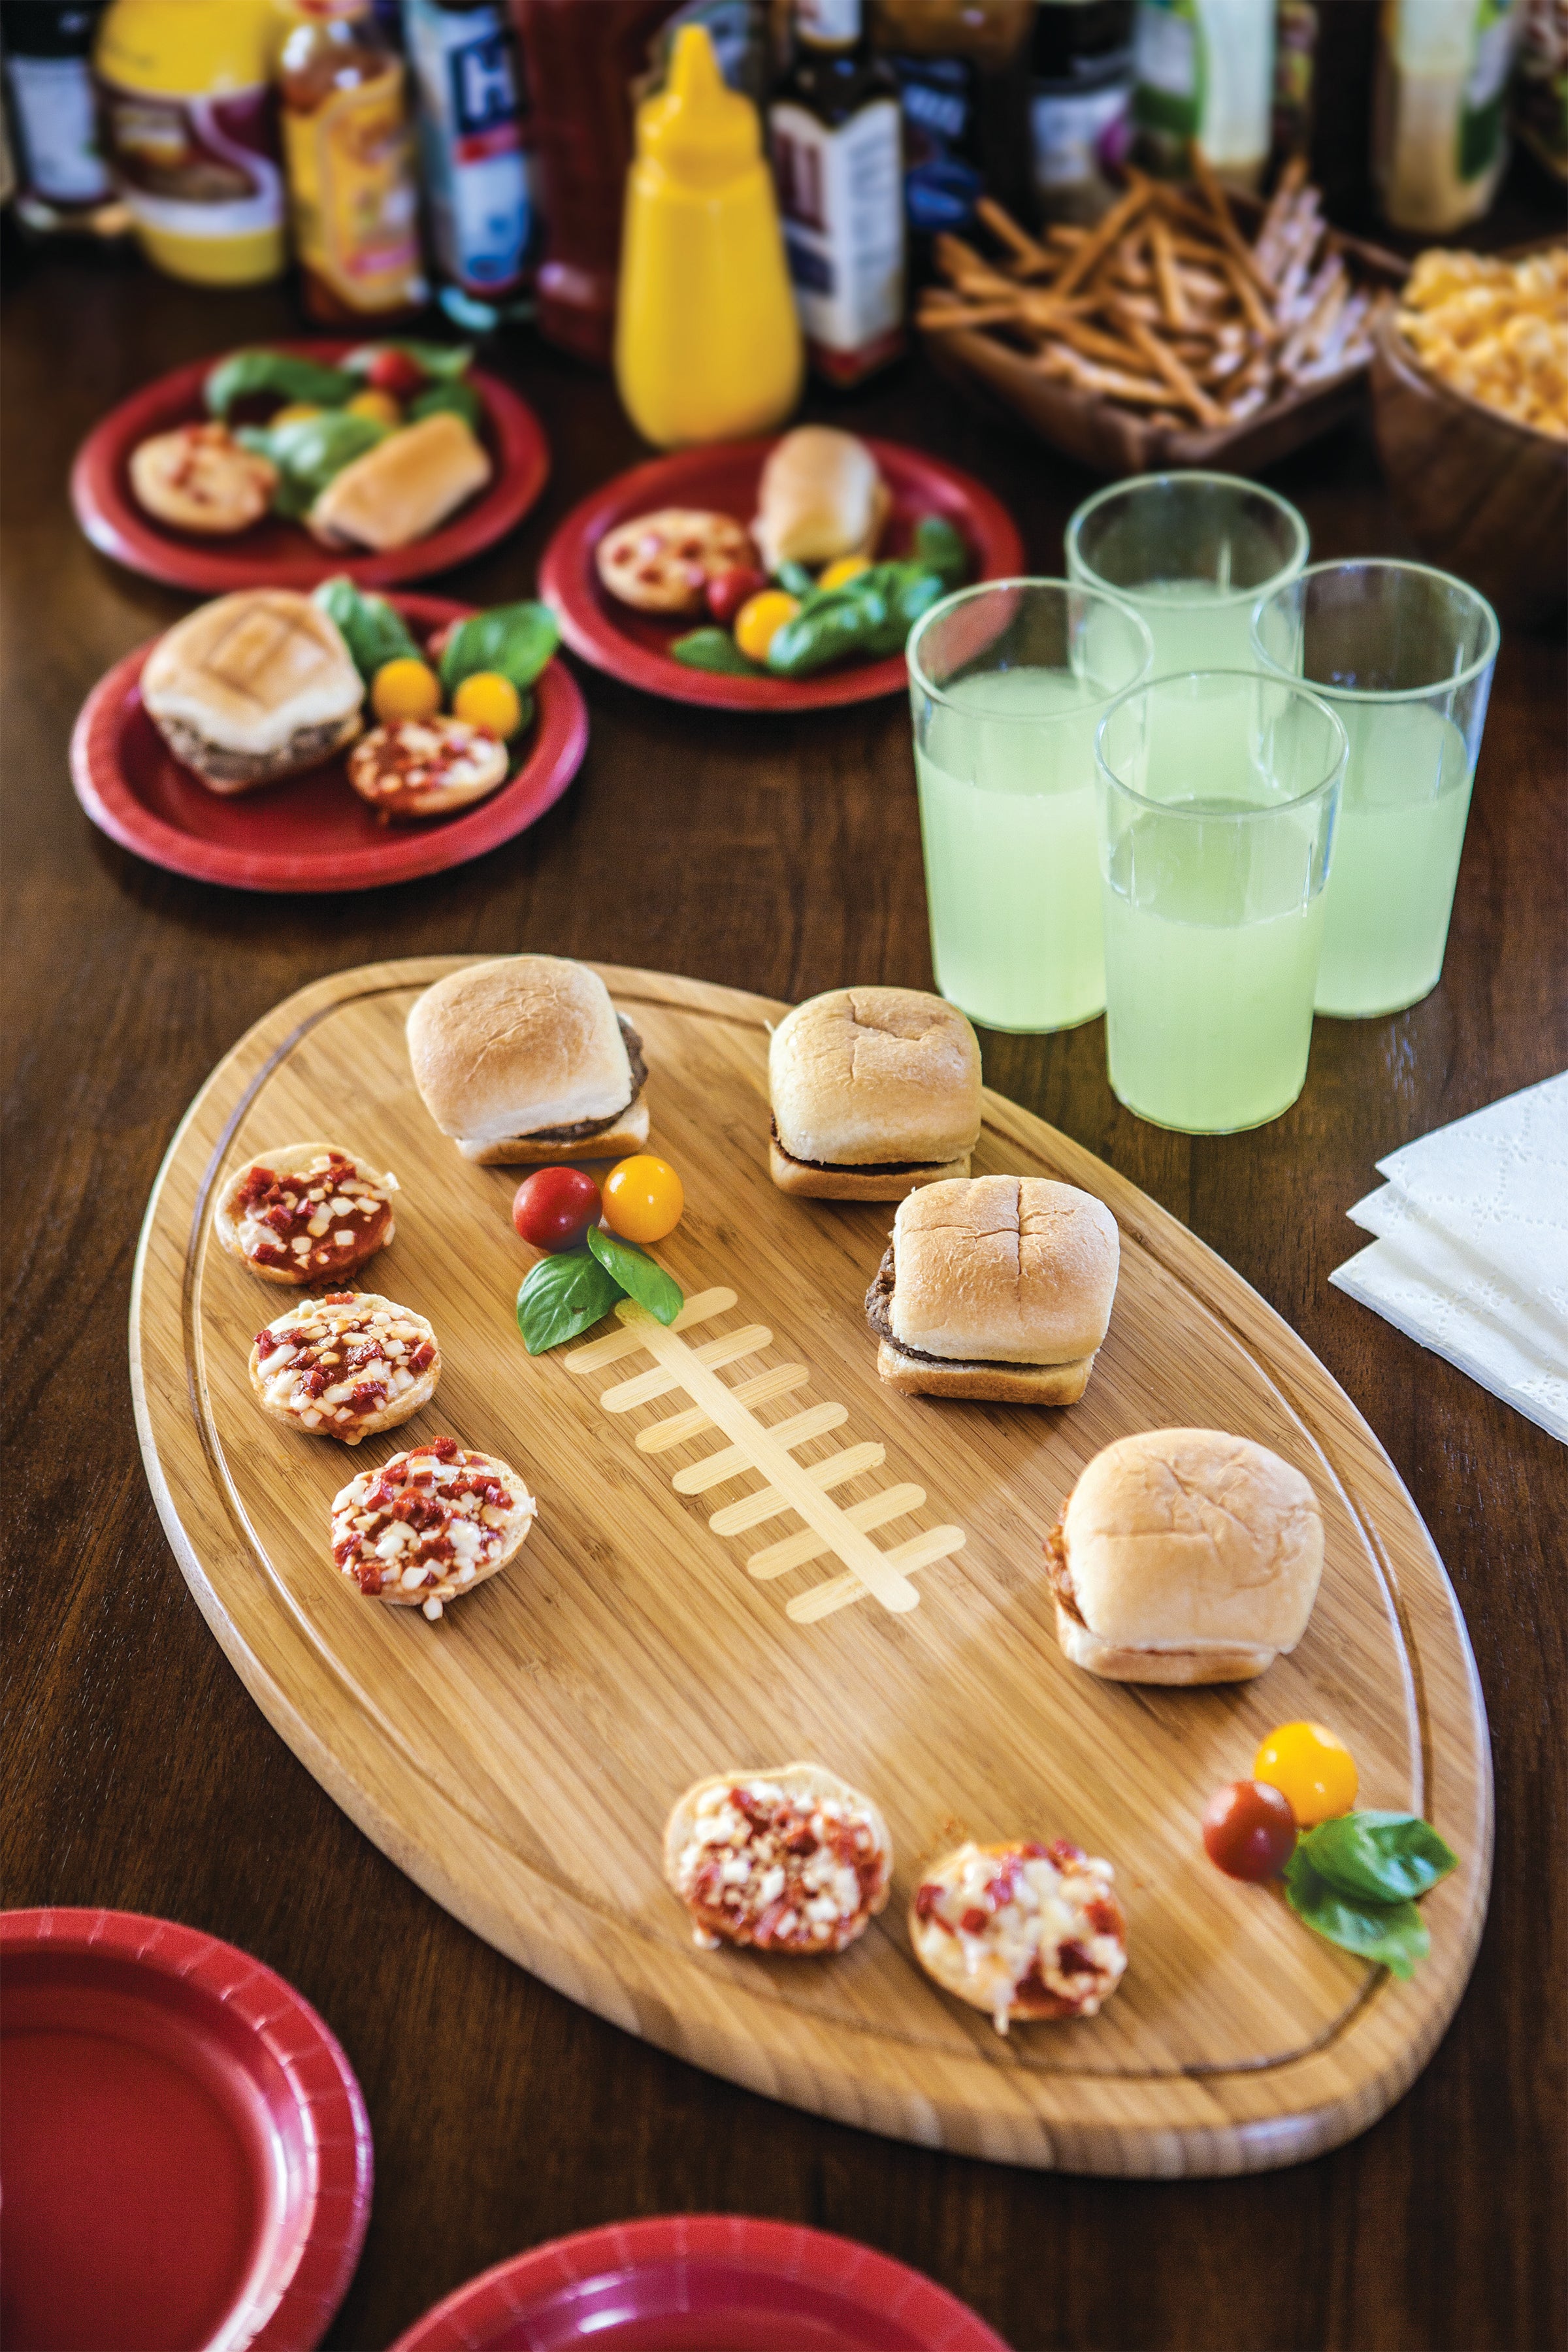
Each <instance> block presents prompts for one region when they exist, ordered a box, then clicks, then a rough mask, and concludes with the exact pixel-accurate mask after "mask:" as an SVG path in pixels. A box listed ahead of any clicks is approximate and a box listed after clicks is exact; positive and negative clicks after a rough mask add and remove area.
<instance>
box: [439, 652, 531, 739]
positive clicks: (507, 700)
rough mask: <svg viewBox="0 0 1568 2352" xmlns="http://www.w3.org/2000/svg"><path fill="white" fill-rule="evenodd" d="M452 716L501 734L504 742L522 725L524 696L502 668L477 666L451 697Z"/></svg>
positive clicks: (487, 730)
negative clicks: (504, 675) (505, 675)
mask: <svg viewBox="0 0 1568 2352" xmlns="http://www.w3.org/2000/svg"><path fill="white" fill-rule="evenodd" d="M452 716H453V718H454V719H467V720H468V725H469V726H470V727H482V728H483V729H484V730H485V731H486V733H487V734H489V735H499V736H500V740H501V741H502V742H503V743H504V742H505V741H506V740H507V738H508V736H509V735H515V734H516V733H517V730H518V729H519V728H520V727H521V725H522V697H521V695H520V694H519V692H518V690H517V688H516V687H515V686H513V684H512V682H511V680H510V677H502V676H501V674H500V670H499V669H477V670H475V671H474V672H473V674H472V676H471V677H466V678H465V679H464V680H463V683H462V684H461V686H460V687H459V688H458V691H457V692H456V694H455V695H454V696H453V697H452Z"/></svg>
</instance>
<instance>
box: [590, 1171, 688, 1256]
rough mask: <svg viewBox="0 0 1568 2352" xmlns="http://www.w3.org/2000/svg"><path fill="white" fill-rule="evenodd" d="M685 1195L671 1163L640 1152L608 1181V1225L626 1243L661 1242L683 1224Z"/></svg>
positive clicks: (606, 1206)
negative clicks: (681, 1216)
mask: <svg viewBox="0 0 1568 2352" xmlns="http://www.w3.org/2000/svg"><path fill="white" fill-rule="evenodd" d="M685 1206H686V1192H685V1189H684V1187H683V1186H682V1184H681V1181H680V1179H679V1176H678V1175H677V1174H676V1172H675V1171H674V1169H673V1168H672V1167H671V1166H670V1164H669V1162H668V1160H659V1159H656V1158H655V1156H654V1154H653V1153H652V1152H651V1151H638V1152H636V1153H634V1155H633V1156H632V1158H631V1159H630V1160H617V1161H616V1165H615V1167H613V1168H612V1169H611V1171H610V1172H609V1174H608V1175H607V1176H606V1177H605V1223H606V1224H607V1225H608V1227H609V1229H610V1231H611V1232H612V1233H613V1234H619V1235H620V1237H621V1239H622V1240H623V1241H624V1242H661V1241H663V1239H664V1237H665V1235H666V1234H672V1233H673V1232H674V1231H675V1228H676V1227H677V1225H678V1224H679V1223H680V1214H681V1211H682V1210H683V1209H684V1208H685Z"/></svg>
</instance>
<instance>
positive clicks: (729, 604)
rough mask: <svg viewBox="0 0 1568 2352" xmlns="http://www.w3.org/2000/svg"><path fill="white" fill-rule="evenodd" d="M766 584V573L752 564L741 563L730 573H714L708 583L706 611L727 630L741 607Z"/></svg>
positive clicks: (749, 601) (748, 602)
mask: <svg viewBox="0 0 1568 2352" xmlns="http://www.w3.org/2000/svg"><path fill="white" fill-rule="evenodd" d="M767 584H768V576H767V573H766V572H759V571H758V570H757V569H756V567H755V565H753V564H750V563H742V564H737V565H736V567H735V569H734V570H733V571H732V572H714V574H713V576H712V577H711V579H710V581H709V583H708V591H707V593H708V610H709V611H710V613H711V614H712V615H713V618H714V619H715V620H716V621H717V622H719V623H720V625H721V627H723V628H726V629H727V628H729V627H730V625H731V623H732V622H733V620H734V618H735V615H736V614H737V613H738V612H739V611H740V609H741V607H742V604H750V603H751V600H752V597H753V596H755V595H756V594H757V593H758V592H759V591H760V590H762V589H763V588H765V587H766V586H767Z"/></svg>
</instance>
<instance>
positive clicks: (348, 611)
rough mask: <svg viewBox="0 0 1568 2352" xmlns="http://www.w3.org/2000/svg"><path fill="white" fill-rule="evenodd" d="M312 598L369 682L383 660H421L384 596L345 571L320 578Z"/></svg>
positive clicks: (417, 650) (419, 654) (412, 642)
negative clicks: (371, 591) (374, 593)
mask: <svg viewBox="0 0 1568 2352" xmlns="http://www.w3.org/2000/svg"><path fill="white" fill-rule="evenodd" d="M315 602H316V603H317V604H319V605H320V606H321V610H322V612H323V613H325V614H326V616H327V618H328V620H329V621H333V622H335V623H336V625H337V626H338V629H339V631H340V632H341V634H342V640H343V643H344V644H345V645H346V646H347V647H348V649H349V651H350V653H351V654H352V655H353V665H354V667H355V669H357V670H358V672H359V674H360V676H361V677H363V680H364V682H365V684H366V685H367V686H368V685H369V684H370V682H371V680H372V678H373V677H374V676H375V674H376V671H377V670H378V669H379V668H380V667H381V666H382V664H383V662H389V661H421V660H423V658H424V656H423V655H422V654H421V653H420V651H419V648H418V646H416V644H415V642H414V639H413V638H412V637H411V636H410V635H409V633H408V631H407V629H406V628H405V625H404V624H403V621H402V620H401V618H400V617H399V615H398V614H396V613H395V612H394V611H393V609H392V606H391V605H390V604H388V603H387V601H386V599H385V597H384V596H368V595H366V593H365V592H364V590H363V588H358V587H356V586H355V584H354V583H353V581H352V580H351V579H349V578H348V576H347V575H346V573H343V572H340V573H339V574H338V576H337V578H336V579H335V580H323V581H322V583H321V586H320V587H319V588H318V589H317V591H316V593H315Z"/></svg>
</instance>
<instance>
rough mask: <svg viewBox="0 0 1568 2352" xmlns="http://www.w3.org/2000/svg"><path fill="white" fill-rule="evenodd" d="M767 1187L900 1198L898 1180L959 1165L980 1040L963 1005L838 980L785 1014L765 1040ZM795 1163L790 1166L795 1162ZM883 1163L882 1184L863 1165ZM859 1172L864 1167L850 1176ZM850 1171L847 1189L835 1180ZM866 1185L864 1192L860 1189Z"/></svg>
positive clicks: (935, 1175) (976, 1124) (930, 1177)
mask: <svg viewBox="0 0 1568 2352" xmlns="http://www.w3.org/2000/svg"><path fill="white" fill-rule="evenodd" d="M768 1091H769V1095H770V1097H771V1098H772V1102H773V1126H774V1129H775V1132H776V1145H775V1148H774V1150H773V1156H772V1162H771V1165H772V1173H773V1181H774V1183H775V1184H778V1185H780V1186H781V1189H783V1190H784V1191H786V1192H807V1193H809V1192H813V1191H814V1190H816V1191H820V1192H822V1196H823V1197H825V1198H827V1199H843V1198H849V1199H856V1200H878V1199H889V1200H899V1199H901V1198H902V1196H903V1194H904V1192H907V1191H908V1189H909V1185H908V1182H907V1181H902V1182H900V1176H903V1175H904V1174H905V1171H913V1170H919V1171H920V1174H921V1181H926V1182H931V1181H937V1180H940V1179H941V1178H942V1176H944V1175H949V1174H952V1173H954V1172H960V1171H959V1168H958V1163H962V1172H963V1173H967V1171H968V1161H969V1154H970V1152H971V1151H972V1150H973V1148H974V1145H975V1144H976V1142H977V1141H978V1140H979V1137H980V1122H981V1079H980V1046H979V1044H978V1042H977V1041H976V1038H975V1034H974V1032H973V1029H972V1028H971V1027H970V1024H969V1023H968V1022H967V1021H966V1020H965V1019H964V1017H963V1013H960V1012H959V1011H957V1009H956V1008H955V1007H954V1006H953V1005H951V1004H949V1003H946V1002H945V1001H944V1000H943V999H942V997H940V996H931V995H928V994H927V993H926V992H924V991H923V990H921V989H915V988H836V989H830V990H829V991H828V992H826V994H825V995H822V996H812V997H808V998H807V999H806V1001H805V1003H804V1004H797V1005H796V1006H795V1010H794V1011H793V1012H792V1013H786V1014H785V1015H784V1019H783V1020H782V1021H781V1022H780V1023H779V1025H778V1027H777V1028H776V1029H775V1030H774V1031H773V1037H772V1040H771V1042H770V1044H769V1046H768ZM792 1163H794V1164H793V1165H792ZM889 1163H892V1164H893V1167H894V1169H895V1171H896V1172H894V1173H893V1174H892V1176H891V1179H890V1183H889V1181H884V1182H883V1184H882V1186H881V1188H880V1189H876V1180H875V1179H874V1178H873V1177H871V1174H870V1171H871V1169H872V1168H874V1167H880V1168H881V1169H882V1170H883V1171H884V1174H886V1171H888V1169H889ZM858 1171H866V1172H865V1174H864V1175H860V1174H858ZM845 1176H847V1178H848V1180H849V1183H848V1188H846V1186H845V1185H844V1184H843V1183H842V1182H840V1183H838V1184H837V1186H836V1187H834V1188H833V1189H828V1187H829V1186H830V1185H831V1184H832V1180H834V1179H837V1178H843V1177H845ZM868 1185H869V1186H870V1187H871V1189H866V1188H867V1186H868Z"/></svg>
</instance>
